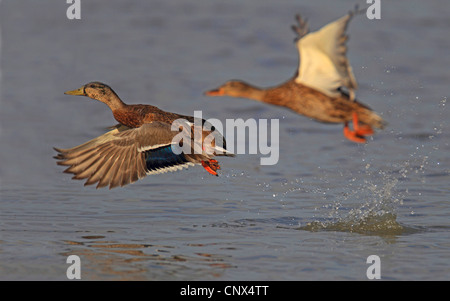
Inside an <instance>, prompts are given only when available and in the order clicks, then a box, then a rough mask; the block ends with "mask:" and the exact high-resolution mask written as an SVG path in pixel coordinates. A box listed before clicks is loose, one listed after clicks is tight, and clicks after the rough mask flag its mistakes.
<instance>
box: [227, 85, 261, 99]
mask: <svg viewBox="0 0 450 301" xmlns="http://www.w3.org/2000/svg"><path fill="white" fill-rule="evenodd" d="M235 93H236V95H235V97H242V98H249V99H253V100H256V101H265V100H264V99H265V95H266V90H265V89H263V88H259V87H256V86H252V85H249V84H246V85H245V89H240V90H239V91H236V92H235Z"/></svg>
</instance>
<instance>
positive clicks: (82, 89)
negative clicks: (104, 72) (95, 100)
mask: <svg viewBox="0 0 450 301" xmlns="http://www.w3.org/2000/svg"><path fill="white" fill-rule="evenodd" d="M64 94H67V95H83V96H84V95H86V93H84V86H83V87H81V88H80V89H77V90H72V91H66V92H64Z"/></svg>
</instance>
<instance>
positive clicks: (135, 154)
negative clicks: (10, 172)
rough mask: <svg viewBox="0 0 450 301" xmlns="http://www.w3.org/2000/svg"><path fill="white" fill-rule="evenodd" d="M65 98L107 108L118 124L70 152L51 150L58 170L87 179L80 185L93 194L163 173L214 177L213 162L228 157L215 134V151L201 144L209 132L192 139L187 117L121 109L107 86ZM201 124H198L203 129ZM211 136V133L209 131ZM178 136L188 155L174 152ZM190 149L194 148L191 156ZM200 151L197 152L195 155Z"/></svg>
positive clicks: (92, 85) (191, 121) (96, 85)
mask: <svg viewBox="0 0 450 301" xmlns="http://www.w3.org/2000/svg"><path fill="white" fill-rule="evenodd" d="M66 94H69V95H82V96H88V97H90V98H93V99H96V100H99V101H101V102H103V103H105V104H107V105H108V107H109V108H110V109H111V111H112V113H113V115H114V118H115V119H116V120H117V121H118V122H119V124H118V125H117V126H115V127H113V128H112V130H111V131H109V132H107V133H105V134H103V135H101V136H99V137H97V138H94V139H92V140H90V141H88V142H86V143H83V144H81V145H79V146H76V147H73V148H70V149H61V148H55V150H56V151H57V152H58V155H57V156H55V158H56V159H57V160H59V161H58V165H64V166H68V168H67V169H66V170H65V171H64V172H66V173H72V174H74V177H73V179H78V180H81V179H87V180H86V183H85V185H92V184H95V183H98V184H97V188H101V187H105V186H109V188H114V187H117V186H124V185H127V184H129V183H132V182H135V181H137V180H138V179H140V178H142V177H145V176H146V175H148V174H157V173H164V172H167V171H176V170H180V169H182V168H186V167H188V166H190V165H194V164H201V165H202V166H203V167H204V168H205V169H206V170H207V171H208V172H209V173H211V174H213V175H217V172H216V171H217V170H218V169H220V166H219V164H218V162H217V161H216V160H214V159H212V158H213V157H214V156H233V154H231V153H230V152H228V151H226V142H225V139H224V138H223V136H221V135H220V133H216V134H217V135H218V136H214V137H218V138H217V139H221V144H222V145H220V146H221V148H217V147H216V140H213V141H212V143H211V145H207V144H204V143H203V140H204V138H205V137H206V136H208V135H209V134H210V133H211V131H203V133H202V134H203V135H202V137H200V139H199V138H197V137H196V136H195V134H193V132H194V130H193V128H192V127H193V126H192V125H191V124H194V122H195V120H194V118H193V117H191V116H185V115H180V114H176V113H171V112H165V111H163V110H161V109H159V108H157V107H155V106H151V105H141V104H139V105H127V104H125V103H124V102H122V100H121V99H120V98H119V97H118V96H117V94H116V93H115V92H114V91H113V90H112V89H111V88H110V87H109V86H107V85H105V84H103V83H99V82H92V83H89V84H86V85H84V86H83V87H81V88H80V89H78V90H74V91H68V92H66ZM177 119H184V120H186V121H187V123H185V124H184V125H182V126H180V128H179V129H180V131H179V132H177V131H172V128H171V126H172V123H173V122H174V121H175V120H177ZM204 122H205V121H204V120H202V122H200V123H199V124H203V123H204ZM213 130H214V129H213ZM180 133H181V134H183V135H182V137H183V141H185V140H184V139H190V142H191V152H185V150H184V149H183V152H181V153H176V152H174V151H173V150H174V148H173V147H175V145H176V144H175V143H174V141H173V139H174V137H175V136H176V135H178V134H180ZM195 146H200V147H199V148H197V151H195V150H194V147H195ZM198 149H200V151H198Z"/></svg>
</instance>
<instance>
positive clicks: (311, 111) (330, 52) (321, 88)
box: [205, 7, 386, 143]
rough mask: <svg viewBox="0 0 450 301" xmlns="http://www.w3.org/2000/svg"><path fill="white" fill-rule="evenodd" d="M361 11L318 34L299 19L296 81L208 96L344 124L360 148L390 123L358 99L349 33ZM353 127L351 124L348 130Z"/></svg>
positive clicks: (227, 88)
mask: <svg viewBox="0 0 450 301" xmlns="http://www.w3.org/2000/svg"><path fill="white" fill-rule="evenodd" d="M359 12H361V11H359V10H358V8H357V7H355V10H353V11H350V12H349V13H348V14H347V15H345V16H344V17H341V18H340V19H338V20H336V21H334V22H331V23H329V24H327V25H325V26H324V27H322V28H321V29H319V30H318V31H315V32H309V28H308V24H307V22H306V21H305V20H303V19H302V18H301V17H300V16H299V15H297V16H296V20H297V25H293V26H292V28H293V30H294V32H295V33H296V34H297V38H296V39H295V44H296V46H297V50H298V52H299V65H298V68H297V72H296V74H295V75H294V77H293V78H291V79H290V80H288V81H287V82H285V83H283V84H281V85H278V86H275V87H269V88H260V87H257V86H254V85H251V84H248V83H246V82H244V81H240V80H230V81H228V82H226V83H225V84H223V85H221V86H220V87H218V88H217V89H213V90H210V91H207V92H205V95H207V96H231V97H240V98H248V99H253V100H257V101H261V102H265V103H269V104H272V105H277V106H283V107H286V108H289V109H291V110H293V111H294V112H296V113H298V114H301V115H304V116H307V117H310V118H312V119H314V120H317V121H320V122H325V123H343V124H344V129H343V133H344V136H345V137H346V138H347V139H349V140H351V141H353V142H357V143H364V142H366V138H365V136H369V135H372V134H373V133H374V130H373V128H378V129H383V128H384V126H385V124H386V122H385V121H384V120H383V118H382V117H380V116H379V115H378V114H377V113H375V112H374V111H372V110H371V109H370V108H369V107H368V106H366V105H364V104H362V103H361V102H358V101H357V100H356V99H355V90H356V89H357V88H358V85H357V83H356V80H355V76H354V75H353V71H352V67H351V66H350V62H349V60H348V58H347V46H346V42H347V39H348V36H347V35H346V33H345V31H346V29H347V26H348V23H349V22H350V20H351V19H352V17H353V16H354V15H355V14H357V13H359ZM349 122H353V129H350V127H349Z"/></svg>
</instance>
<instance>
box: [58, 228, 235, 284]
mask: <svg viewBox="0 0 450 301" xmlns="http://www.w3.org/2000/svg"><path fill="white" fill-rule="evenodd" d="M81 238H82V240H79V241H65V244H66V245H68V246H70V249H71V250H70V251H67V252H64V253H61V255H62V256H69V255H78V256H79V257H80V258H81V260H82V279H83V280H107V279H114V280H174V279H186V277H189V278H190V279H196V278H200V277H203V279H204V278H205V277H206V276H207V275H208V278H211V279H214V278H217V277H220V276H222V274H223V270H224V269H228V268H232V267H233V266H232V265H231V264H230V263H229V262H227V259H228V258H227V257H229V256H226V255H218V254H210V253H205V252H202V251H201V250H202V248H203V247H205V245H204V244H187V247H188V248H190V249H193V250H191V251H192V253H191V254H186V253H182V252H180V251H179V250H177V248H176V247H174V246H168V245H157V244H142V243H120V242H116V241H110V240H108V239H107V237H106V236H101V235H87V236H82V237H81Z"/></svg>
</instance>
